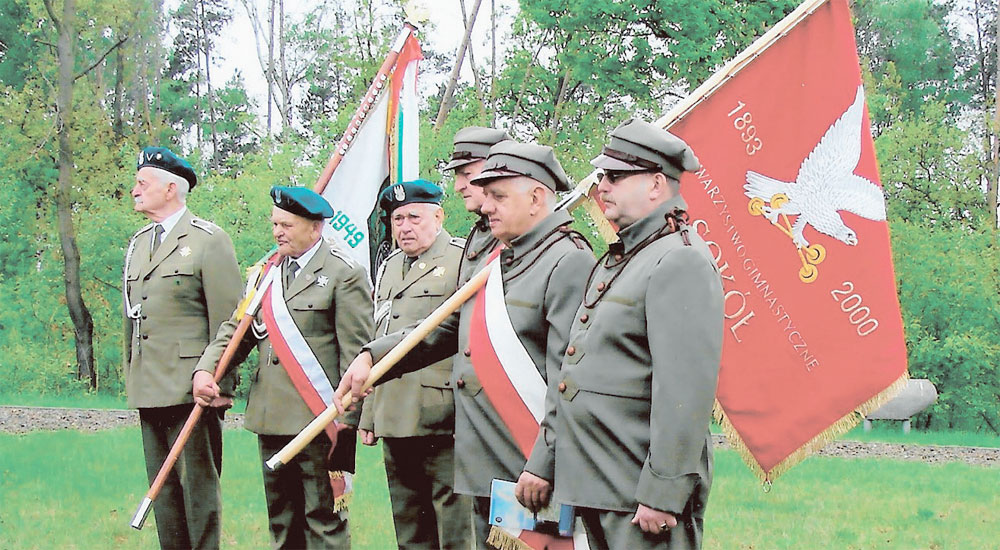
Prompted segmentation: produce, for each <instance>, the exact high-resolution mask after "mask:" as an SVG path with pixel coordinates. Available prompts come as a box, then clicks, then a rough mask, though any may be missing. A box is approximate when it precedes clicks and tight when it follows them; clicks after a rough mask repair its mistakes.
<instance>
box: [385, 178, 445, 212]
mask: <svg viewBox="0 0 1000 550" xmlns="http://www.w3.org/2000/svg"><path fill="white" fill-rule="evenodd" d="M443 197H444V192H443V191H441V188H440V187H438V186H437V185H434V184H433V183H431V182H429V181H427V180H413V181H404V182H403V183H397V184H395V185H390V186H389V187H386V188H385V189H383V190H382V194H380V195H379V197H378V205H379V207H380V208H381V209H382V210H384V211H385V213H386V214H392V211H393V210H395V209H397V208H399V207H400V206H404V205H407V204H413V203H415V202H424V203H429V204H441V199H442V198H443Z"/></svg>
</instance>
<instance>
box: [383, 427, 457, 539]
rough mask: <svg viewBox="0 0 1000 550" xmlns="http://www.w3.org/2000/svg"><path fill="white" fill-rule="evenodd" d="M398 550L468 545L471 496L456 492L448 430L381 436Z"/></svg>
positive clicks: (453, 454)
mask: <svg viewBox="0 0 1000 550" xmlns="http://www.w3.org/2000/svg"><path fill="white" fill-rule="evenodd" d="M382 449H383V450H384V451H385V453H384V454H385V473H386V478H387V479H388V481H389V497H390V498H391V500H392V516H393V520H394V523H395V525H396V544H397V545H398V547H399V548H400V550H415V549H428V550H439V549H440V550H469V549H470V548H472V544H473V543H472V540H473V538H472V498H471V497H468V496H466V495H459V494H456V493H455V491H454V488H453V487H454V484H455V438H454V437H453V436H452V435H451V434H445V435H425V436H417V437H389V438H383V439H382Z"/></svg>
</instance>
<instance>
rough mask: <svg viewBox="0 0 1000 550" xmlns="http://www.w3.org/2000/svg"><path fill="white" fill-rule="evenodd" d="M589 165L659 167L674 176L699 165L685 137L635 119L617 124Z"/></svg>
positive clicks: (635, 168) (613, 167) (616, 167)
mask: <svg viewBox="0 0 1000 550" xmlns="http://www.w3.org/2000/svg"><path fill="white" fill-rule="evenodd" d="M590 164H592V165H594V166H595V167H596V168H604V169H605V170H622V171H627V170H633V171H635V170H658V171H660V172H663V173H664V174H666V175H668V176H670V177H672V178H674V179H680V176H681V174H682V173H683V172H692V171H694V170H697V169H698V168H700V167H701V164H700V163H699V162H698V157H696V156H694V152H693V151H692V150H691V147H689V146H688V144H687V143H684V140H682V139H681V138H679V137H677V136H675V135H673V134H671V133H670V132H668V131H666V130H664V129H663V128H660V127H659V126H656V125H655V124H650V123H648V122H645V121H642V120H639V119H637V118H630V119H628V120H626V121H625V122H622V123H621V124H619V125H618V127H617V128H615V129H614V130H613V131H612V132H611V141H610V142H609V143H608V144H607V145H605V146H604V149H603V150H602V151H601V154H600V155H598V156H597V158H595V159H594V160H592V161H590Z"/></svg>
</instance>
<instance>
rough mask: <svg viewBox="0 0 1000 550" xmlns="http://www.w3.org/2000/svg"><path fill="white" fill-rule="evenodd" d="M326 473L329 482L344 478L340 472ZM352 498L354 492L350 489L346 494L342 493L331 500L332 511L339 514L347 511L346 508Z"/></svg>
mask: <svg viewBox="0 0 1000 550" xmlns="http://www.w3.org/2000/svg"><path fill="white" fill-rule="evenodd" d="M327 473H328V474H330V481H333V480H335V479H341V478H343V477H344V472H340V471H336V472H327ZM353 496H354V490H353V489H352V490H350V491H348V492H346V493H344V494H342V495H340V496H338V497H336V498H334V499H333V511H334V512H341V511H343V510H347V507H348V506H350V505H351V498H352V497H353Z"/></svg>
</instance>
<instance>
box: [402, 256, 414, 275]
mask: <svg viewBox="0 0 1000 550" xmlns="http://www.w3.org/2000/svg"><path fill="white" fill-rule="evenodd" d="M415 260H416V258H411V257H409V256H407V257H406V258H403V277H406V274H407V273H409V272H410V266H412V265H413V262H414V261H415Z"/></svg>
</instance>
